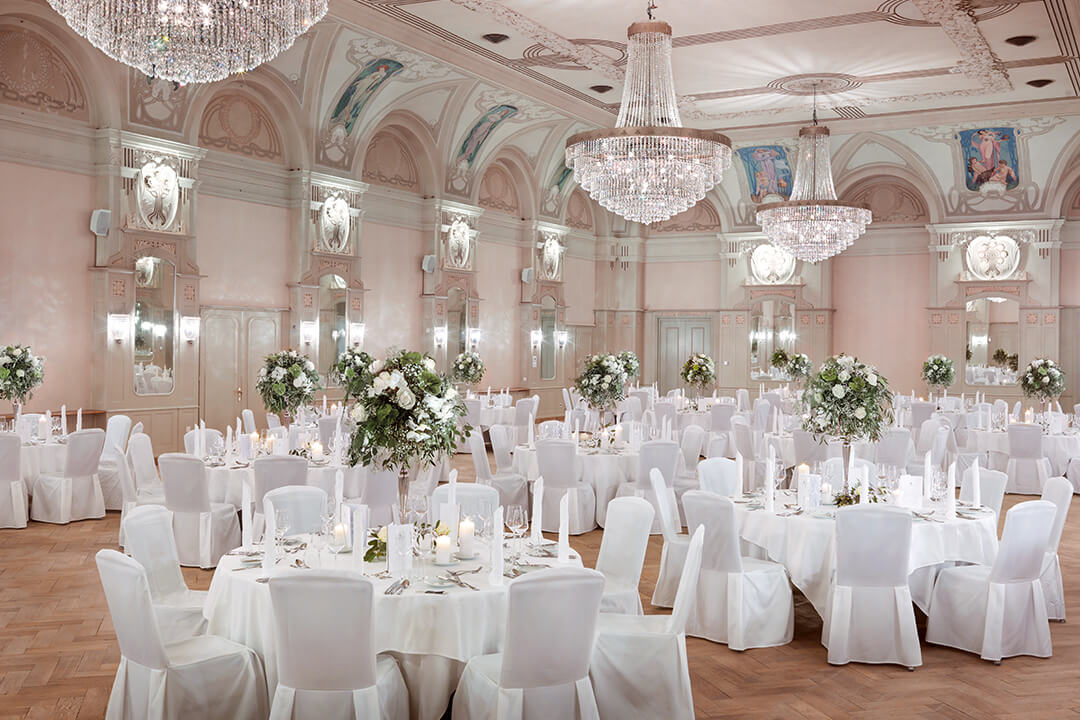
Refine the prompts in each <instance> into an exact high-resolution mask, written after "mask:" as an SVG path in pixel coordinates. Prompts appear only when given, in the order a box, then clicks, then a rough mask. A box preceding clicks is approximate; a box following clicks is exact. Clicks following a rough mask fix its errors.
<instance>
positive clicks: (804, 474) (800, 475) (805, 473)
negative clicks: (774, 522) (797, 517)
mask: <svg viewBox="0 0 1080 720" xmlns="http://www.w3.org/2000/svg"><path fill="white" fill-rule="evenodd" d="M795 493H796V495H795V502H796V503H797V504H798V506H799V507H801V508H803V509H804V510H805V509H807V508H809V507H810V469H809V468H807V467H806V466H805V465H799V467H797V468H796V469H795Z"/></svg>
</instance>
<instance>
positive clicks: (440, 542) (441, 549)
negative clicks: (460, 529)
mask: <svg viewBox="0 0 1080 720" xmlns="http://www.w3.org/2000/svg"><path fill="white" fill-rule="evenodd" d="M435 562H436V563H438V564H439V565H449V564H450V536H449V535H439V536H438V537H436V538H435Z"/></svg>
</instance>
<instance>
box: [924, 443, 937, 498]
mask: <svg viewBox="0 0 1080 720" xmlns="http://www.w3.org/2000/svg"><path fill="white" fill-rule="evenodd" d="M922 478H923V480H922V487H923V497H924V498H926V499H927V500H929V499H930V496H931V495H933V494H934V469H933V466H932V465H931V464H930V453H929V452H927V453H926V455H925V456H924V457H923V476H922Z"/></svg>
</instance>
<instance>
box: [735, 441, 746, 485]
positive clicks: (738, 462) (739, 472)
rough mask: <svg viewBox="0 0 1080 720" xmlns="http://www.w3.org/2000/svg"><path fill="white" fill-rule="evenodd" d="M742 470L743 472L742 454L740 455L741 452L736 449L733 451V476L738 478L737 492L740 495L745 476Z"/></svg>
mask: <svg viewBox="0 0 1080 720" xmlns="http://www.w3.org/2000/svg"><path fill="white" fill-rule="evenodd" d="M743 472H744V469H743V456H742V454H740V453H739V451H738V450H736V451H735V477H736V478H738V480H737V482H738V483H739V494H740V495H741V494H742V489H743V477H745V476H744V475H743Z"/></svg>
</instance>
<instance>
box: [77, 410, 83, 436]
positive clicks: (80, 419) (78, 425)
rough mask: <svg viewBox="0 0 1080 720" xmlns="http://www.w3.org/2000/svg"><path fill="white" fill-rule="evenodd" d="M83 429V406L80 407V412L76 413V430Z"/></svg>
mask: <svg viewBox="0 0 1080 720" xmlns="http://www.w3.org/2000/svg"><path fill="white" fill-rule="evenodd" d="M80 430H82V408H79V412H78V413H77V414H76V415H75V432H79V431H80Z"/></svg>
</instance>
